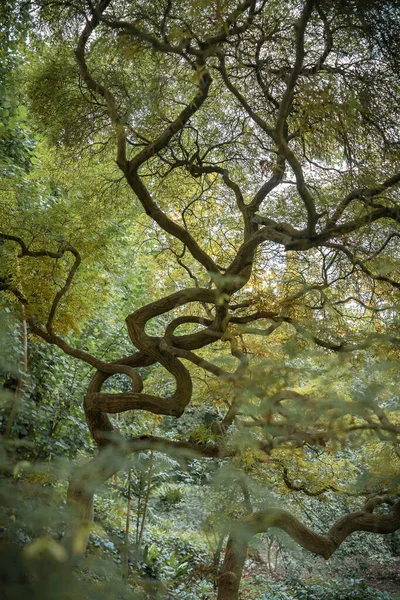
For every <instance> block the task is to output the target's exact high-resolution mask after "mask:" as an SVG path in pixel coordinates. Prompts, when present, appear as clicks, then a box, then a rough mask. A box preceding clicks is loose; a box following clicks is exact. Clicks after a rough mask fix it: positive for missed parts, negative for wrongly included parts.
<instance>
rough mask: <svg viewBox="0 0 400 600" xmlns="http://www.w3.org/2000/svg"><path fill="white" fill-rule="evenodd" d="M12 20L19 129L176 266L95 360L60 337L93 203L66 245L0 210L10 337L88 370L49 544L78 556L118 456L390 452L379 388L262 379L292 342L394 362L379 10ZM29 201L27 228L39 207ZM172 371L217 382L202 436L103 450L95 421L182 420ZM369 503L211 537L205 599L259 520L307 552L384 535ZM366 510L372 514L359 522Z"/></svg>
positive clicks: (394, 137) (79, 6)
mask: <svg viewBox="0 0 400 600" xmlns="http://www.w3.org/2000/svg"><path fill="white" fill-rule="evenodd" d="M30 7H31V9H32V13H31V15H32V19H33V20H34V23H35V28H34V34H32V35H34V36H35V45H36V46H37V47H40V49H41V53H42V58H39V56H37V55H35V51H34V50H33V49H29V54H30V56H31V58H30V61H31V65H32V67H31V73H28V74H27V75H25V78H26V88H27V93H28V95H29V97H30V110H31V112H32V115H33V119H34V120H35V122H36V126H37V128H38V131H40V132H41V133H42V135H44V134H46V135H47V140H48V143H49V144H50V145H53V146H55V148H56V155H57V156H59V157H60V159H59V160H60V161H65V157H67V156H69V157H73V158H74V160H75V161H79V162H80V164H81V165H82V166H81V167H79V166H78V169H81V171H80V172H81V173H82V172H83V170H84V172H85V175H87V177H88V178H89V180H90V181H94V182H97V186H98V189H99V188H100V187H101V184H100V183H99V182H104V181H105V179H104V178H103V171H106V172H107V176H108V179H107V181H108V183H112V182H113V181H114V182H117V183H115V185H119V186H120V188H119V193H120V194H121V200H119V199H118V197H117V196H116V195H115V196H114V198H115V199H116V202H117V206H116V207H115V208H114V209H113V210H116V211H117V212H118V211H123V210H125V207H126V203H127V198H128V197H129V194H131V198H132V202H135V203H138V204H139V205H140V206H141V209H142V211H144V213H145V214H146V215H147V218H148V223H149V228H150V230H151V232H152V234H153V235H154V237H156V239H157V244H158V247H159V248H160V249H162V250H163V251H164V252H166V253H168V255H169V256H170V257H173V259H174V260H175V261H176V265H177V267H178V268H179V279H178V278H177V279H175V282H174V286H173V287H174V288H175V289H171V290H170V291H171V293H169V294H168V295H165V296H163V297H161V298H159V299H154V300H152V301H151V302H150V303H148V304H145V305H143V306H142V307H140V308H138V309H137V310H135V311H134V312H132V313H131V314H128V315H127V317H126V325H127V329H128V333H129V337H130V340H131V343H132V345H133V347H134V349H135V352H134V353H133V354H131V355H129V356H126V357H122V358H116V359H115V360H113V361H110V362H106V361H105V360H101V359H99V358H97V357H96V356H95V355H93V354H91V353H90V352H89V351H87V350H86V349H82V348H79V347H75V346H73V345H72V344H71V343H70V342H69V341H68V325H69V322H68V315H69V314H70V313H71V312H72V311H73V308H70V306H69V305H72V306H77V305H79V302H80V300H81V299H83V297H84V295H85V294H86V292H85V291H84V290H85V277H83V276H82V275H80V273H81V270H82V264H84V263H85V260H87V261H88V262H89V264H91V262H92V263H93V262H96V256H97V255H96V252H98V251H99V250H98V248H97V250H95V249H94V247H93V245H91V243H90V229H92V231H93V229H94V228H96V227H97V226H99V227H103V228H104V231H105V232H106V231H107V228H106V227H105V224H109V219H110V215H109V214H108V213H107V210H106V211H105V212H103V213H102V212H99V213H97V212H96V211H94V212H95V213H96V219H95V220H94V222H93V223H92V224H91V227H89V228H87V229H86V230H85V231H84V233H83V234H82V237H81V238H79V237H78V238H77V237H76V236H75V240H74V235H73V231H72V230H71V229H69V225H68V224H67V223H68V219H69V214H68V213H66V214H65V219H64V220H61V221H60V225H59V226H58V227H57V224H56V225H54V226H53V227H49V226H48V223H47V222H46V224H45V225H44V224H43V220H42V221H41V225H40V227H39V233H38V232H34V231H33V230H32V227H30V228H29V229H28V231H31V232H32V233H30V234H29V235H28V237H26V235H25V234H24V231H26V229H27V228H26V218H27V217H26V215H24V214H22V215H21V214H19V215H18V219H17V220H15V219H14V218H13V219H11V217H10V214H11V213H12V209H11V212H10V209H9V208H8V209H6V208H4V209H3V210H4V213H5V215H6V218H5V219H4V222H5V223H6V226H5V227H4V228H3V229H2V232H1V233H0V240H1V242H2V252H3V254H4V256H5V260H4V264H5V267H4V272H3V274H2V278H1V289H2V290H3V292H4V293H5V299H6V300H5V301H6V302H10V303H12V302H13V298H15V299H16V301H17V302H18V303H19V304H20V305H21V306H23V307H24V311H25V318H26V321H27V323H28V326H29V330H30V334H31V335H34V336H38V337H39V338H41V339H42V340H44V341H46V342H47V343H49V344H55V345H56V346H58V347H59V348H60V349H61V350H62V351H63V352H65V353H66V354H68V355H69V356H72V357H74V358H76V359H78V360H80V361H83V362H85V363H87V364H88V365H90V366H91V367H93V368H94V369H95V370H96V372H95V374H94V375H93V378H92V381H91V383H90V385H89V388H88V390H87V394H86V396H85V399H84V406H85V414H86V420H87V424H88V427H89V430H90V433H91V435H92V437H93V439H94V440H95V442H96V443H97V445H98V446H99V448H100V452H99V454H98V455H97V456H96V457H95V458H94V459H93V460H92V461H91V463H89V464H88V465H86V466H85V467H84V468H83V469H82V470H80V471H79V472H78V473H77V474H76V477H74V478H73V479H72V481H71V483H70V488H69V501H70V503H71V504H73V505H75V506H76V509H77V514H78V519H77V521H76V523H75V525H72V526H71V529H70V532H69V535H67V543H69V544H70V547H71V548H72V550H71V551H72V552H73V551H74V548H75V550H76V548H77V540H78V542H79V540H81V541H82V539H83V546H84V545H85V539H86V536H85V535H83V538H82V531H87V530H88V525H89V524H90V520H91V511H92V502H93V494H94V491H95V489H96V487H97V486H98V485H99V484H100V483H101V482H102V481H105V480H106V479H107V478H109V477H110V476H111V475H112V474H113V473H115V472H116V470H118V469H119V468H120V466H121V464H122V463H123V461H124V460H125V458H126V456H127V455H128V454H129V453H131V452H133V451H137V450H142V449H152V450H161V451H165V452H170V451H171V452H177V451H182V452H186V454H187V455H188V456H189V457H192V456H195V455H196V456H199V455H200V456H208V457H215V458H218V457H229V456H232V455H235V454H237V453H238V452H240V451H241V449H243V447H244V446H245V445H246V444H248V445H249V446H250V447H251V448H252V450H253V451H254V452H255V453H256V454H257V453H258V454H257V456H260V455H271V453H273V452H274V450H275V449H277V448H283V447H284V448H286V447H289V448H293V447H294V448H296V447H303V446H304V444H309V445H326V444H329V443H345V442H346V440H347V439H349V438H351V436H352V435H354V433H356V434H361V435H364V434H365V435H367V434H368V432H375V433H377V434H378V435H379V436H381V437H382V438H383V440H384V441H385V442H387V443H388V444H392V445H393V448H394V452H395V454H397V456H398V453H399V451H398V446H397V438H398V435H399V433H400V428H399V427H400V426H399V424H398V417H397V416H396V413H395V410H396V409H397V408H398V406H397V405H396V404H395V403H392V404H390V403H389V404H388V403H386V404H385V402H382V401H381V399H380V398H379V394H380V393H381V388H379V386H378V388H379V389H374V388H373V386H372V387H371V386H370V387H369V388H368V393H367V394H364V395H361V396H357V394H356V393H354V394H351V391H350V393H349V391H348V390H347V391H344V390H339V393H337V394H336V396H337V398H336V402H335V401H334V400H332V393H333V387H334V386H333V384H332V385H331V386H330V387H329V388H328V392H327V394H326V395H325V396H324V394H323V393H322V389H321V384H320V385H319V387H318V386H317V388H316V389H313V387H312V384H313V382H312V381H310V380H309V381H307V378H306V372H307V371H306V370H303V372H302V373H301V374H299V371H301V368H302V367H301V365H300V367H299V368H298V370H297V372H296V369H294V372H295V373H296V375H295V376H294V377H293V376H288V375H287V373H288V370H287V369H286V367H285V366H284V362H285V360H286V358H287V356H288V355H290V356H291V357H292V358H293V357H296V356H298V357H299V360H301V350H302V349H304V348H307V349H309V350H310V349H311V350H312V351H313V352H314V351H315V350H314V349H321V350H320V352H321V354H320V355H319V359H318V360H321V361H322V362H323V361H324V360H325V361H327V360H328V357H329V356H330V355H332V354H336V355H338V357H339V358H338V361H343V357H349V359H348V360H349V361H353V364H354V363H355V362H357V363H358V365H359V366H360V368H364V366H367V365H368V364H369V365H371V364H372V365H375V366H376V365H378V364H379V363H380V360H381V359H380V357H381V356H382V354H385V353H386V354H387V355H389V356H390V357H392V359H393V360H397V359H398V345H399V338H398V337H397V334H396V327H397V324H398V294H399V289H400V279H399V277H398V268H399V252H398V245H397V241H398V238H399V237H400V233H399V222H400V214H399V204H398V202H399V200H398V184H399V182H400V172H399V171H396V168H395V166H394V165H396V163H398V158H399V137H398V134H399V130H398V116H399V85H398V64H397V54H396V52H394V50H393V49H394V48H395V47H396V45H398V43H399V39H398V37H397V35H398V33H396V32H398V31H399V30H398V28H390V27H387V28H386V27H385V26H386V25H387V24H390V23H396V22H397V23H398V18H399V6H398V3H397V2H389V1H384V2H383V3H382V2H380V3H379V7H378V5H377V3H375V2H373V1H370V2H368V3H367V4H365V3H361V2H359V1H357V0H354V1H350V2H346V3H344V2H343V3H342V2H339V3H335V4H334V5H332V3H329V2H325V1H324V0H304V1H303V2H297V1H293V2H290V3H289V4H288V3H282V2H280V1H279V0H275V1H272V0H271V1H267V0H244V1H243V2H241V3H235V6H234V7H232V3H229V2H224V1H222V0H221V1H214V0H213V1H211V0H198V1H196V2H192V1H190V2H189V1H187V2H186V1H179V2H174V1H173V0H157V1H153V2H147V0H140V1H139V0H137V1H136V2H134V3H128V2H124V1H123V0H121V1H119V2H117V1H114V0H101V1H100V2H98V3H97V4H93V3H92V2H89V1H85V0H80V1H79V2H78V3H75V4H71V3H69V2H63V1H61V2H52V1H51V0H38V1H36V2H32V3H31V4H30ZM388 31H391V32H394V33H390V35H389V34H388V33H387V32H388ZM35 45H33V46H35ZM111 146H112V147H113V148H114V149H115V160H116V166H115V165H113V163H112V162H111V159H110V147H111ZM99 165H100V166H99ZM63 166H64V168H65V162H63ZM117 170H118V171H119V176H117V174H116V173H117ZM121 177H122V179H121ZM121 190H122V191H121ZM65 191H66V185H64V189H63V187H62V186H61V189H60V191H59V194H61V195H62V194H65ZM110 193H111V192H110ZM17 196H18V193H17ZM92 206H97V207H98V204H96V201H94V203H93V205H92ZM38 208H45V210H44V211H43V217H42V219H44V220H45V221H46V210H47V207H46V206H44V205H43V203H42V200H39V202H38ZM63 208H64V210H65V209H67V208H68V206H67V204H65V205H64V206H63V205H61V211H62V209H63ZM79 210H84V209H83V207H82V205H80V208H79ZM142 218H145V217H142ZM30 223H32V221H30ZM135 241H136V240H135ZM127 243H129V240H127ZM16 248H18V256H16V251H15V249H16ZM168 261H169V259H168V260H167V259H166V264H171V263H170V262H168ZM96 268H97V267H96ZM132 268H133V269H134V267H132ZM51 269H55V273H56V276H55V282H54V283H51V280H50V282H49V281H48V275H46V274H48V273H49V270H51ZM95 270H96V269H95ZM161 276H162V273H161V274H160V277H161ZM44 280H46V282H47V283H46V285H44V284H43V286H42V287H41V289H38V285H37V282H38V281H44ZM155 285H157V284H155ZM89 296H90V294H89ZM90 297H91V303H90V305H89V308H91V309H93V308H92V307H93V304H92V303H93V302H94V300H93V297H92V296H90ZM93 310H95V309H93ZM153 323H154V325H152V324H153ZM149 327H152V330H151V332H150V331H148V329H149ZM146 328H147V329H146ZM257 336H261V341H253V340H254V339H256V340H257ZM227 347H229V352H227V351H226V348H227ZM207 348H208V349H209V350H208V351H207ZM213 348H216V349H215V350H214V349H213ZM266 348H267V349H268V348H269V349H270V352H274V353H275V354H276V357H277V360H278V362H279V361H280V364H281V368H279V366H277V365H276V364H275V366H274V369H271V372H268V371H267V367H268V361H265V362H264V363H262V361H260V359H257V355H258V356H260V355H262V354H263V353H264V356H265V352H266ZM203 349H204V350H203ZM217 351H218V352H220V353H221V356H222V357H223V359H224V361H225V363H226V364H227V365H228V366H225V363H224V364H222V363H221V362H220V363H219V362H218V360H217V359H216V357H215V354H216V352H217ZM229 353H230V354H231V357H232V359H231V360H229V356H227V355H228V354H229ZM252 354H255V355H256V357H255V361H254V362H255V366H252V363H251V361H250V357H251V355H252ZM285 357H286V358H285ZM233 359H236V360H237V365H236V368H235V366H233V367H232V360H233ZM345 360H346V358H345ZM221 364H222V366H221ZM305 364H306V363H303V369H305V367H304V365H305ZM338 364H339V363H338ZM151 365H160V366H161V367H162V368H163V369H164V370H165V371H166V372H167V373H168V374H169V376H170V378H171V382H173V384H174V391H172V392H171V393H170V395H165V396H160V395H157V394H156V393H152V392H151V391H148V390H143V382H142V377H141V375H140V369H142V368H144V367H149V366H151ZM193 365H194V366H195V367H197V368H200V369H203V370H205V371H206V372H209V373H211V374H213V375H214V376H216V377H217V378H218V380H219V381H220V382H221V383H220V386H222V385H223V386H224V387H228V386H230V387H229V389H230V392H229V394H228V395H227V396H226V398H225V410H224V413H223V414H222V415H221V417H220V418H216V419H215V420H214V421H213V422H212V423H211V425H210V435H211V437H210V441H206V442H204V441H202V442H201V443H199V442H196V441H192V440H190V439H186V440H179V441H175V440H167V439H162V438H157V437H155V436H139V437H136V438H134V439H130V440H125V441H123V440H121V438H120V437H119V436H118V433H117V432H116V431H115V429H114V426H113V424H112V423H111V421H110V419H109V417H108V415H109V414H116V413H122V412H125V411H134V410H144V411H148V412H150V413H153V414H158V415H168V416H172V417H176V418H179V417H180V416H181V415H182V414H183V413H184V411H185V409H186V407H187V406H188V404H189V403H190V401H191V399H192V395H193ZM229 367H230V368H229ZM272 371H273V372H272ZM256 372H257V373H258V377H256V376H255V373H256ZM260 373H261V375H260ZM114 374H124V375H126V376H127V377H128V378H129V379H130V380H131V386H132V387H131V391H129V392H124V393H108V392H105V391H102V387H103V384H104V383H105V381H106V380H107V379H108V378H109V377H111V376H112V375H114ZM345 376H346V377H349V370H347V372H346V375H345ZM324 381H325V382H326V379H324ZM318 394H321V396H320V397H318ZM346 394H347V395H346ZM222 406H224V405H222ZM220 410H222V409H221V408H220ZM237 432H240V433H241V434H242V435H244V438H243V437H242V440H243V439H244V440H245V442H243V441H242V442H240V443H239V442H238V441H237V440H238V435H237ZM389 492H390V493H386V494H384V495H383V496H380V495H378V496H377V497H376V498H372V499H368V500H367V502H366V504H365V506H364V509H363V510H362V511H361V512H357V513H353V514H350V515H347V516H346V517H344V518H343V519H342V520H341V521H339V522H337V523H336V524H335V525H333V527H332V529H331V530H330V533H329V534H328V535H327V536H319V535H317V534H315V533H313V532H311V531H310V530H307V529H306V528H305V527H304V526H303V525H302V524H301V523H300V522H299V521H298V520H297V519H295V518H294V517H293V516H292V515H291V514H290V513H288V512H285V511H282V510H278V509H268V510H267V511H264V512H261V513H254V514H251V515H249V516H246V517H244V519H243V520H242V521H241V522H240V523H239V524H237V527H236V529H235V530H234V531H233V532H232V535H231V537H230V540H229V542H228V547H227V552H226V558H225V564H224V567H223V573H222V576H221V579H220V587H219V596H218V597H219V598H220V600H224V599H225V598H230V599H234V598H237V595H238V588H239V583H240V576H241V570H242V566H243V561H244V557H245V553H246V548H247V541H248V539H249V537H251V536H252V535H254V534H255V533H257V532H260V531H264V530H266V529H267V528H268V527H270V526H278V527H281V528H282V529H284V530H285V531H287V532H288V533H289V534H290V535H291V536H292V537H293V538H294V539H295V540H296V541H297V542H299V543H300V544H302V545H303V546H305V547H306V548H308V549H310V550H311V551H313V552H317V553H320V554H322V555H323V556H324V557H325V558H328V557H329V556H330V554H331V553H332V552H333V551H334V550H335V548H337V547H338V546H339V545H340V543H341V542H342V541H343V540H344V539H345V538H346V537H347V536H348V535H349V534H350V533H351V532H353V531H357V530H360V531H375V532H378V533H389V532H393V531H395V530H397V529H398V528H399V526H400V503H399V501H397V502H395V501H394V499H393V494H395V493H396V488H395V486H393V487H392V488H391V489H390V490H389ZM385 503H387V504H389V505H390V506H391V509H390V511H389V512H388V513H387V514H376V515H374V514H373V512H372V511H373V510H374V509H375V508H376V507H377V506H379V505H382V504H385ZM78 546H79V548H80V551H81V550H82V544H79V543H78Z"/></svg>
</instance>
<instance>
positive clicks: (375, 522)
mask: <svg viewBox="0 0 400 600" xmlns="http://www.w3.org/2000/svg"><path fill="white" fill-rule="evenodd" d="M382 503H389V504H391V505H392V507H391V510H390V511H389V512H388V513H387V514H378V515H374V514H372V510H373V509H374V508H375V507H376V506H378V505H379V504H382ZM271 527H278V528H279V529H282V530H283V531H285V532H286V533H287V534H288V535H289V536H290V537H291V538H292V539H293V540H294V541H296V542H297V543H298V544H299V545H300V546H302V548H305V549H306V550H309V551H310V552H314V553H315V554H319V555H320V556H323V558H325V559H326V560H328V558H330V556H332V554H333V553H334V552H335V550H337V549H338V548H339V546H340V545H341V544H342V543H343V542H344V541H345V539H346V538H347V537H348V536H349V535H351V534H352V533H354V532H356V531H366V532H371V533H378V534H389V533H394V532H395V531H397V530H398V529H400V500H397V502H392V501H391V500H389V499H388V498H387V497H386V496H385V497H384V498H377V499H373V500H369V501H368V502H367V503H366V504H365V506H364V508H363V510H361V511H358V512H353V513H350V514H348V515H346V516H344V517H342V518H341V519H339V520H338V521H336V523H334V524H333V525H332V527H331V528H330V530H329V531H328V533H327V534H326V535H322V534H320V533H316V532H315V531H313V530H312V529H310V528H309V527H307V526H306V525H304V524H303V523H302V522H301V521H300V520H299V519H298V518H297V517H295V516H294V515H292V514H291V513H289V512H288V511H286V510H282V509H280V508H269V509H267V510H263V511H259V512H255V513H253V514H251V515H248V516H247V517H246V518H245V519H243V520H242V521H240V522H238V523H236V525H235V529H234V531H233V532H232V533H231V535H230V537H229V540H228V543H227V547H226V552H225V560H224V564H223V567H222V574H221V577H220V581H219V590H218V600H237V598H238V592H239V585H240V579H241V576H242V571H243V566H244V562H245V560H246V555H247V548H248V544H249V542H250V540H251V538H252V537H253V536H254V535H256V534H258V533H265V532H266V531H268V530H269V529H270V528H271Z"/></svg>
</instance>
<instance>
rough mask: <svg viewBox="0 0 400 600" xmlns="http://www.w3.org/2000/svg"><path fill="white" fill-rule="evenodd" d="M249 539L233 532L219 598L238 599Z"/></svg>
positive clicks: (220, 599)
mask: <svg viewBox="0 0 400 600" xmlns="http://www.w3.org/2000/svg"><path fill="white" fill-rule="evenodd" d="M247 548H248V541H247V540H246V539H245V538H244V537H243V536H238V535H235V534H231V535H230V536H229V539H228V543H227V545H226V551H225V559H224V563H223V565H222V572H221V576H220V578H219V586H218V597H217V599H218V600H238V597H239V586H240V580H241V578H242V572H243V566H244V561H245V560H246V556H247Z"/></svg>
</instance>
